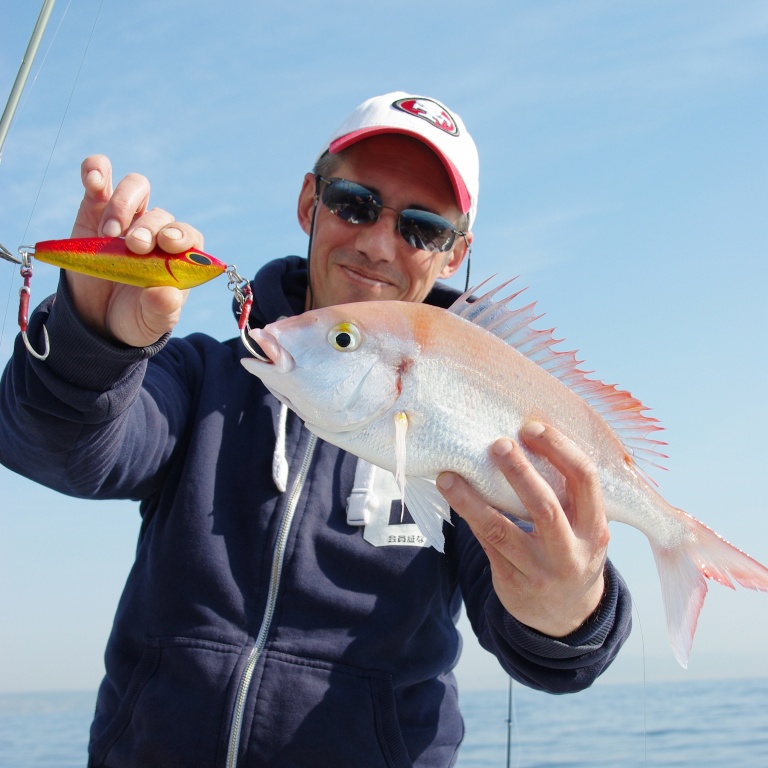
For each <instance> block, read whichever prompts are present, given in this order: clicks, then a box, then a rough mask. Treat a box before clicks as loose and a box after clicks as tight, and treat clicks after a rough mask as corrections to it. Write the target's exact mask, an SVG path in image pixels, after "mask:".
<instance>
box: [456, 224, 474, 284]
mask: <svg viewBox="0 0 768 768" xmlns="http://www.w3.org/2000/svg"><path fill="white" fill-rule="evenodd" d="M459 234H460V235H461V236H462V237H463V238H464V242H465V243H466V245H467V278H466V280H465V281H464V293H466V292H467V291H468V290H469V271H470V268H471V266H472V246H471V245H470V244H469V240H467V236H466V234H465V233H464V232H459Z"/></svg>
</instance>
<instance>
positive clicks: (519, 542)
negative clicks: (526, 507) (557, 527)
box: [437, 472, 527, 569]
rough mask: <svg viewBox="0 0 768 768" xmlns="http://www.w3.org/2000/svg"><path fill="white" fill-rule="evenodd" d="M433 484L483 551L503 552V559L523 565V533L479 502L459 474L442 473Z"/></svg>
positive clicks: (499, 514) (498, 513)
mask: <svg viewBox="0 0 768 768" xmlns="http://www.w3.org/2000/svg"><path fill="white" fill-rule="evenodd" d="M437 487H438V489H439V490H440V493H442V494H443V496H444V497H445V500H446V501H447V502H448V503H449V504H450V506H451V508H452V509H454V510H456V512H457V513H458V514H459V515H460V516H461V518H462V519H463V520H464V521H465V522H466V523H467V525H469V527H470V528H471V529H472V532H473V533H474V534H475V536H476V537H477V538H478V540H479V541H480V543H481V544H482V545H483V548H484V549H486V551H488V549H489V548H490V547H492V548H494V549H497V550H500V551H503V552H504V557H505V559H506V560H511V561H512V562H514V563H515V564H516V565H517V566H518V567H520V568H522V569H524V568H525V564H524V562H521V561H520V558H522V557H523V556H525V555H526V552H527V549H526V546H525V544H524V537H525V535H526V534H525V533H524V532H523V531H521V530H520V529H519V528H518V527H517V525H516V524H515V523H513V522H512V521H511V520H510V519H509V518H507V517H505V516H504V515H503V514H501V512H499V511H498V510H497V509H494V507H492V506H491V505H490V504H488V503H486V502H485V501H483V500H482V499H481V498H480V497H479V496H478V495H477V494H476V493H475V492H474V491H473V490H472V489H471V488H470V487H469V485H468V484H467V482H466V481H465V480H464V479H463V478H462V477H460V476H459V475H455V474H454V473H452V472H443V473H442V474H441V475H439V476H438V478H437Z"/></svg>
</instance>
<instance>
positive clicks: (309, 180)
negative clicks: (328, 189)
mask: <svg viewBox="0 0 768 768" xmlns="http://www.w3.org/2000/svg"><path fill="white" fill-rule="evenodd" d="M314 207H315V174H314V173H305V174H304V183H303V184H302V185H301V192H299V202H298V205H297V207H296V215H297V216H298V218H299V226H300V227H301V228H302V229H303V230H304V234H306V235H309V233H310V230H311V229H312V211H313V209H314Z"/></svg>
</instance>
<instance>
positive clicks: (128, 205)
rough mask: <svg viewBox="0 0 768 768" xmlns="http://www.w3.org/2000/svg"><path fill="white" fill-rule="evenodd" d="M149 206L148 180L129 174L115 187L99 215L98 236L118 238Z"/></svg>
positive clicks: (137, 174) (139, 175)
mask: <svg viewBox="0 0 768 768" xmlns="http://www.w3.org/2000/svg"><path fill="white" fill-rule="evenodd" d="M148 205H149V180H148V179H147V178H146V176H142V175H141V174H139V173H129V174H128V175H127V176H126V177H125V178H123V179H121V180H120V183H119V184H118V185H117V186H116V187H115V191H114V192H113V193H112V197H110V198H109V202H108V203H107V205H106V206H105V208H104V211H103V213H102V215H101V226H100V228H99V230H100V234H102V235H104V236H105V237H119V236H120V235H122V234H123V233H124V232H126V231H127V230H128V228H129V227H130V226H131V224H133V222H134V220H135V219H136V218H137V217H139V216H141V215H142V214H143V213H144V212H145V211H146V210H147V206H148Z"/></svg>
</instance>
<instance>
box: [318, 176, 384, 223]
mask: <svg viewBox="0 0 768 768" xmlns="http://www.w3.org/2000/svg"><path fill="white" fill-rule="evenodd" d="M323 204H324V205H325V207H326V208H327V209H328V210H329V211H330V212H331V213H332V214H333V215H334V216H338V217H339V218H340V219H343V220H344V221H348V222H349V223H350V224H368V223H370V222H372V221H376V219H378V218H379V212H380V211H381V204H380V203H379V201H378V200H377V199H376V196H375V195H374V194H373V192H371V191H370V190H369V189H366V188H365V187H361V186H360V185H359V184H355V183H353V182H351V181H345V180H344V179H331V180H330V181H329V183H328V184H326V187H325V189H324V190H323Z"/></svg>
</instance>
